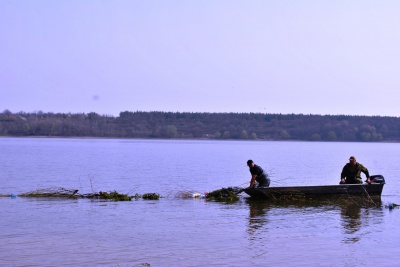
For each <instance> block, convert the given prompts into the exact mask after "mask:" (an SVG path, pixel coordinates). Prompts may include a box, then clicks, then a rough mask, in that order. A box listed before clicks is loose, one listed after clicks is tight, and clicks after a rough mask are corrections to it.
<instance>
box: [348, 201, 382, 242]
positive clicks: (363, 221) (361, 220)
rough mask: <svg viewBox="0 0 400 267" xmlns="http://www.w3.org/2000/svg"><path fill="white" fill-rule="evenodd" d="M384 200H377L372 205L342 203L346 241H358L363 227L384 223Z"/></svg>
mask: <svg viewBox="0 0 400 267" xmlns="http://www.w3.org/2000/svg"><path fill="white" fill-rule="evenodd" d="M381 207H382V202H381V201H375V202H374V204H371V205H360V204H357V203H341V204H340V209H341V212H340V215H341V225H342V229H343V230H344V239H343V240H342V242H344V243H356V242H358V241H360V240H361V238H362V236H363V232H362V231H361V229H362V228H363V227H367V226H369V224H370V223H371V221H372V222H373V223H374V224H380V223H382V217H381V215H382V214H381V213H382V209H381Z"/></svg>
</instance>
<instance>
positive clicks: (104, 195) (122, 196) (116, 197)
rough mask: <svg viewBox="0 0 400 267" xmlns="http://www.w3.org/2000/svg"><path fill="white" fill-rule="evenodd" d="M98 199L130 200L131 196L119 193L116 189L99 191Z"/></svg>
mask: <svg viewBox="0 0 400 267" xmlns="http://www.w3.org/2000/svg"><path fill="white" fill-rule="evenodd" d="M99 195H100V196H99V197H100V199H107V200H114V201H131V200H132V197H131V196H128V195H127V194H120V193H118V192H117V191H115V190H114V191H112V192H102V191H100V194H99Z"/></svg>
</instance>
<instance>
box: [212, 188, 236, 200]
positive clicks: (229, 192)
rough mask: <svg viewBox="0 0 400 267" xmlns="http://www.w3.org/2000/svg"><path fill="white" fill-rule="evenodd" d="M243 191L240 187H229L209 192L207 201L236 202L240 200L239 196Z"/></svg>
mask: <svg viewBox="0 0 400 267" xmlns="http://www.w3.org/2000/svg"><path fill="white" fill-rule="evenodd" d="M242 191H243V189H242V188H240V187H228V188H222V189H219V190H215V191H212V192H209V193H208V194H207V195H206V199H208V200H212V201H219V202H235V201H238V200H239V197H238V194H240V193H241V192H242Z"/></svg>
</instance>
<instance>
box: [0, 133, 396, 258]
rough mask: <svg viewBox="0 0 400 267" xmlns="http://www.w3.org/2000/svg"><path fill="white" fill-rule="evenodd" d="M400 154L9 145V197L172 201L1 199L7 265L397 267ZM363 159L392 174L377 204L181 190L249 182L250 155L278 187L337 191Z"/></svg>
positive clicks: (339, 149)
mask: <svg viewBox="0 0 400 267" xmlns="http://www.w3.org/2000/svg"><path fill="white" fill-rule="evenodd" d="M398 148H399V145H398V144H360V143H307V142H230V141H228V142H209V141H148V140H143V141H141V140H109V139H108V140H101V139H29V138H27V139H25V138H24V139H17V138H0V149H1V151H2V153H1V154H0V160H1V162H2V165H1V169H0V171H1V172H0V176H1V177H0V179H1V182H2V183H1V185H0V193H22V192H27V191H31V190H36V189H39V188H47V187H50V186H62V187H66V188H77V189H80V190H81V191H85V192H91V191H92V190H93V189H94V190H114V189H115V190H118V191H122V192H132V193H136V192H138V193H147V192H158V193H161V195H163V196H166V197H165V198H162V199H160V200H158V201H145V200H138V201H132V202H104V201H91V200H87V199H78V200H71V199H67V200H60V199H31V198H20V197H17V198H16V199H11V198H1V199H0V208H1V215H2V216H1V217H2V219H1V220H0V229H1V232H0V238H1V240H2V242H1V243H0V251H1V257H0V265H1V266H100V265H103V266H118V265H120V266H141V264H144V263H148V264H150V265H151V266H205V265H215V266H217V265H218V266H250V265H252V266H282V265H286V266H396V265H397V258H398V253H399V249H398V248H397V243H398V240H397V239H398V236H399V230H398V225H399V223H400V216H399V214H400V209H394V210H391V211H389V210H388V209H386V208H385V207H384V206H385V203H386V202H387V201H393V202H395V203H396V202H397V203H398V202H400V201H399V195H400V194H399V191H398V188H399V186H398V185H399V183H398V182H397V181H396V179H395V178H396V174H397V173H398V168H399V167H398V166H397V163H396V161H397V159H398V158H399V157H398V156H399V155H398V153H399V151H400V150H399V149H398ZM352 154H355V155H356V156H357V157H358V158H359V161H360V162H362V163H363V164H365V165H366V166H367V167H368V168H369V169H370V170H372V172H374V173H375V172H376V171H377V170H378V172H380V173H381V174H383V175H384V176H385V178H386V181H387V185H385V188H384V193H383V196H382V202H381V203H379V202H377V203H376V204H377V205H376V206H365V205H350V204H347V205H345V204H340V203H336V202H332V203H322V204H321V203H280V204H276V203H275V204H274V203H268V202H260V201H250V200H248V199H246V198H242V199H241V200H240V201H239V202H236V203H234V204H223V203H214V202H207V201H205V200H204V199H193V198H186V197H185V196H184V195H179V192H204V191H206V190H214V189H218V188H221V187H224V186H228V185H229V186H231V185H235V186H236V185H241V184H246V185H247V183H248V180H249V174H248V169H247V168H246V166H245V163H246V160H247V159H249V158H252V159H254V160H255V162H256V163H260V165H262V166H264V167H266V169H267V170H271V169H273V170H274V176H275V177H274V179H275V182H277V181H282V182H283V183H286V184H288V185H289V184H301V183H306V184H324V183H326V184H336V183H337V182H338V177H339V173H340V169H341V168H342V167H343V164H344V163H345V162H346V160H347V158H348V156H349V155H352ZM371 155H374V156H371ZM383 155H385V157H383ZM382 158H384V159H385V160H381V159H382ZM316 159H317V160H316ZM389 166H391V167H390V168H389ZM278 170H279V171H278ZM88 177H89V178H88ZM90 177H91V178H90ZM324 181H329V182H324ZM273 182H274V180H273ZM272 185H274V184H272ZM276 185H277V184H275V186H276ZM189 196H190V195H189ZM142 266H143V265H142Z"/></svg>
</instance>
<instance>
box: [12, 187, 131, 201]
mask: <svg viewBox="0 0 400 267" xmlns="http://www.w3.org/2000/svg"><path fill="white" fill-rule="evenodd" d="M78 191H79V190H77V189H65V188H63V187H54V188H44V189H38V190H35V191H31V192H27V193H23V194H19V195H18V196H19V197H38V198H39V197H40V198H42V197H46V198H91V199H105V200H113V201H131V200H132V197H131V196H128V195H127V194H121V193H118V192H117V191H115V190H114V191H111V192H102V191H100V192H99V193H91V194H79V193H78ZM8 196H10V195H8ZM12 196H13V195H11V197H12ZM15 196H16V195H15Z"/></svg>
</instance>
